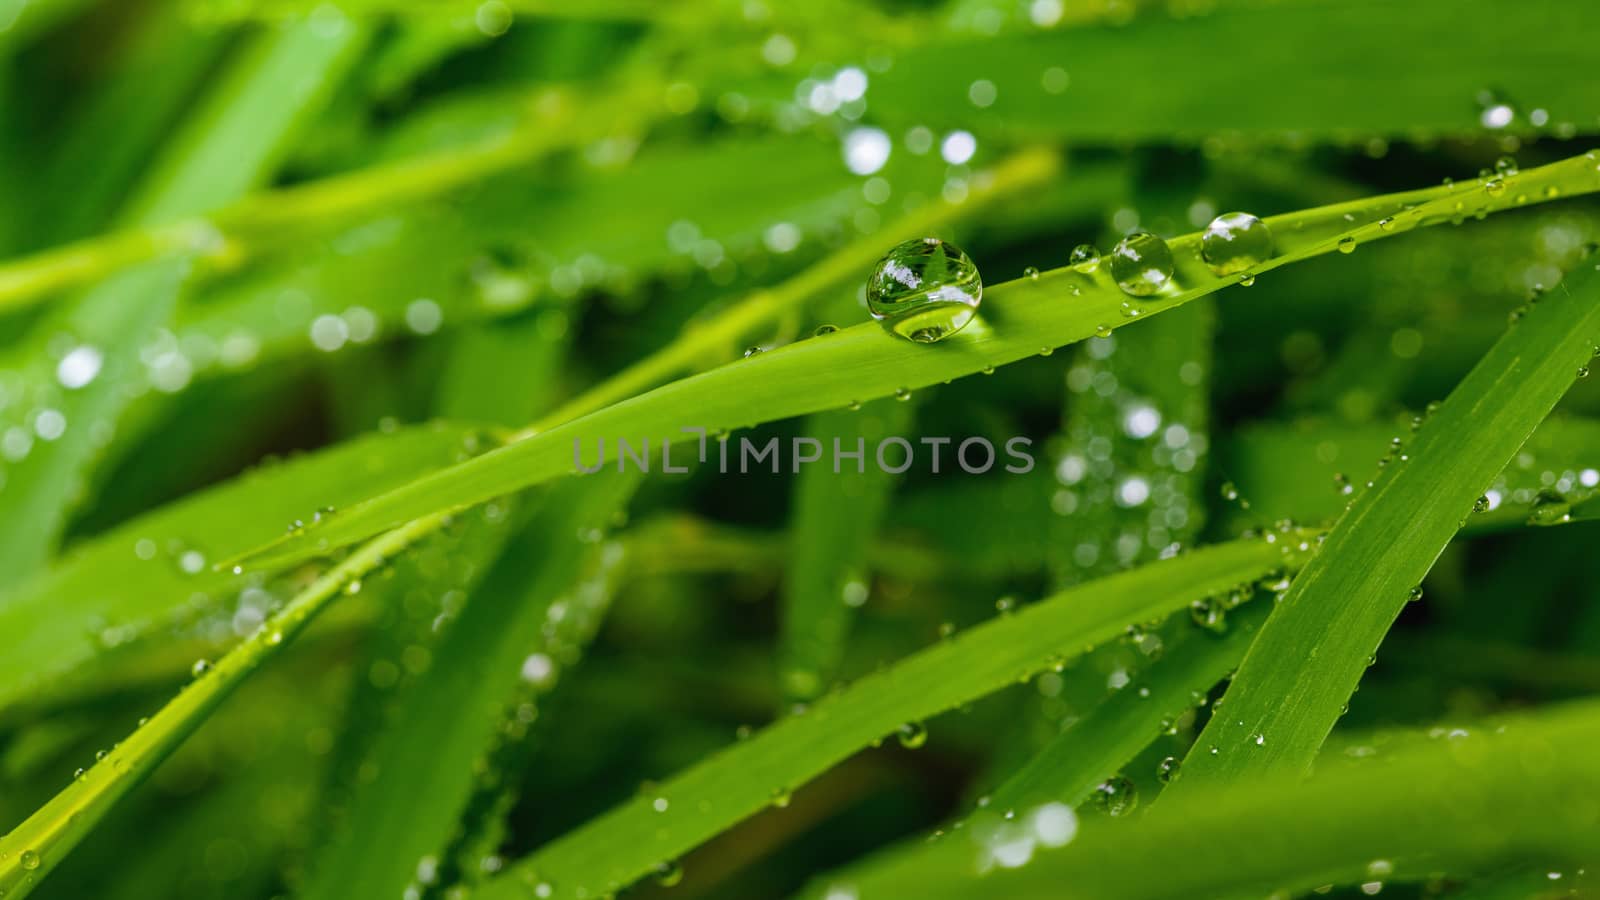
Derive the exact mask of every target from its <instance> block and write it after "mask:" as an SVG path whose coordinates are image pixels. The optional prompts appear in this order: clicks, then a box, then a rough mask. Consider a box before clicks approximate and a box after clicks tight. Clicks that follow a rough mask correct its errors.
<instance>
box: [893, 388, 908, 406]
mask: <svg viewBox="0 0 1600 900" xmlns="http://www.w3.org/2000/svg"><path fill="white" fill-rule="evenodd" d="M894 398H895V399H896V400H899V401H900V402H901V403H904V402H906V401H907V400H910V399H911V389H910V388H900V389H899V390H897V391H895V392H894Z"/></svg>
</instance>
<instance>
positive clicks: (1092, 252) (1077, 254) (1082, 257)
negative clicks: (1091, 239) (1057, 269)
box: [1067, 244, 1100, 273]
mask: <svg viewBox="0 0 1600 900" xmlns="http://www.w3.org/2000/svg"><path fill="white" fill-rule="evenodd" d="M1067 264H1068V265H1070V266H1072V267H1073V268H1074V269H1077V270H1078V271H1079V272H1085V273H1087V272H1093V271H1094V270H1095V269H1098V268H1100V251H1099V250H1098V249H1096V248H1095V246H1094V245H1093V244H1079V245H1078V246H1076V247H1073V248H1072V254H1071V255H1070V256H1068V257H1067Z"/></svg>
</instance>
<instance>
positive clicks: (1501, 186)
mask: <svg viewBox="0 0 1600 900" xmlns="http://www.w3.org/2000/svg"><path fill="white" fill-rule="evenodd" d="M1483 192H1484V193H1485V194H1488V195H1489V196H1491V197H1498V196H1500V195H1501V194H1504V193H1505V192H1506V183H1505V180H1504V179H1502V178H1491V179H1489V180H1488V181H1485V182H1484V183H1483Z"/></svg>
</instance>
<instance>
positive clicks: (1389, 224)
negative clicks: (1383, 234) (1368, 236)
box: [1378, 216, 1394, 231]
mask: <svg viewBox="0 0 1600 900" xmlns="http://www.w3.org/2000/svg"><path fill="white" fill-rule="evenodd" d="M1378 227H1379V228H1381V229H1383V230H1384V231H1393V230H1394V216H1384V217H1383V218H1381V219H1379V220H1378Z"/></svg>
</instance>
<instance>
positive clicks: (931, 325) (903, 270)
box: [867, 238, 983, 344]
mask: <svg viewBox="0 0 1600 900" xmlns="http://www.w3.org/2000/svg"><path fill="white" fill-rule="evenodd" d="M982 299H983V282H982V280H981V279H980V278H979V276H978V267H977V266H975V265H973V263H972V260H971V259H969V258H967V255H966V254H965V253H963V252H961V248H959V247H957V246H956V245H954V244H951V243H948V242H946V241H941V240H939V239H938V238H919V239H916V240H910V241H906V242H904V243H902V244H897V245H896V246H895V247H894V249H892V250H890V251H889V252H888V254H886V255H885V256H884V257H883V259H882V260H880V261H879V262H878V267H877V269H875V270H874V271H873V273H872V277H871V278H869V279H868V280H867V310H868V311H869V312H871V313H872V317H873V318H875V319H879V320H882V321H885V322H887V323H888V325H889V327H890V328H892V329H894V333H895V334H898V335H900V336H901V337H904V338H909V339H911V340H913V341H917V342H918V343H923V344H929V343H933V342H934V341H938V340H943V339H944V338H947V337H949V336H950V335H952V334H955V333H956V332H957V331H960V330H961V329H962V328H964V327H965V326H966V324H967V323H968V322H970V321H972V318H973V316H974V315H975V314H976V313H977V309H978V303H979V301H980V300H982Z"/></svg>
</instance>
